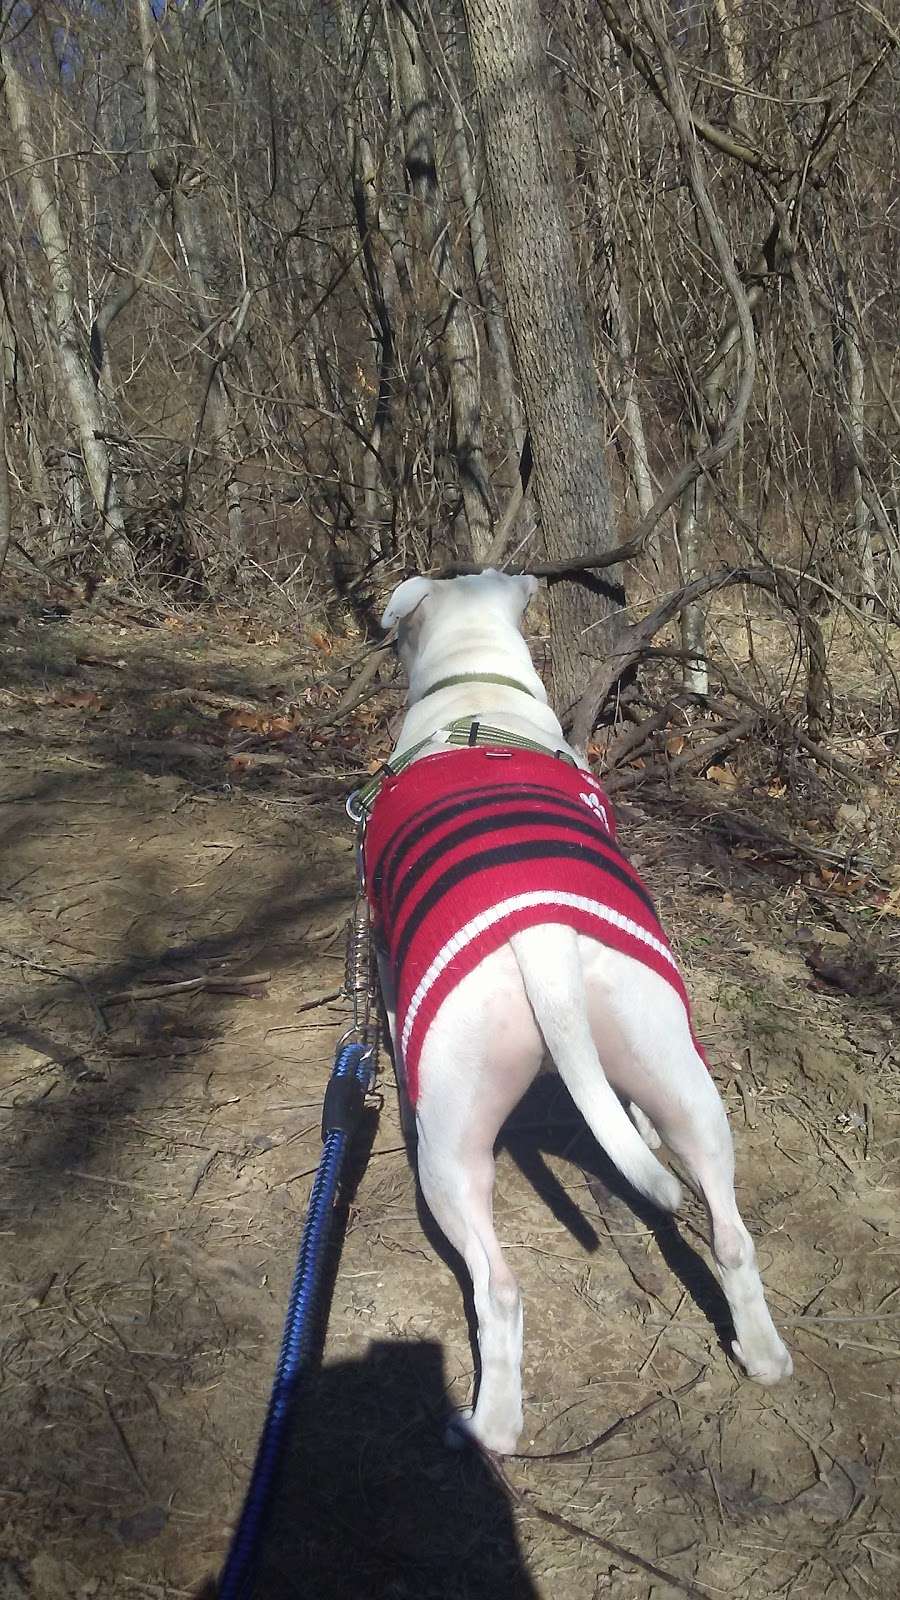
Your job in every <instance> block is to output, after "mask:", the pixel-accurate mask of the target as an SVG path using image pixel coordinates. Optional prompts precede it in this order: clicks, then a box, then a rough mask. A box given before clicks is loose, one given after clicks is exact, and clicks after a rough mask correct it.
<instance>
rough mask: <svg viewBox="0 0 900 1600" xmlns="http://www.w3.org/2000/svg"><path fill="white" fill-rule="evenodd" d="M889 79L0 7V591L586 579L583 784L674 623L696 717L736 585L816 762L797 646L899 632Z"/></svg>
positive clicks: (546, 11) (581, 16)
mask: <svg viewBox="0 0 900 1600" xmlns="http://www.w3.org/2000/svg"><path fill="white" fill-rule="evenodd" d="M898 38H900V33H898V30H897V28H896V27H895V26H894V25H893V24H892V22H891V21H890V19H889V17H888V16H887V15H886V14H884V13H883V12H882V11H880V10H879V8H878V6H876V5H870V4H868V3H865V0H853V3H852V4H850V5H849V6H847V7H845V8H841V9H839V10H835V9H833V8H831V7H830V6H827V5H825V4H823V3H822V0H780V3H779V4H778V5H775V4H772V3H770V0H743V3H742V0H697V3H696V4H694V3H689V0H686V3H677V4H675V5H672V6H669V7H663V6H662V4H660V3H659V0H634V3H633V4H629V3H628V0H564V3H559V4H557V3H552V4H545V5H543V6H541V7H539V6H538V4H537V0H528V3H523V4H515V3H513V0H465V3H464V4H460V3H458V0H436V3H435V4H433V5H428V4H427V3H424V4H420V3H419V0H408V3H400V0H389V3H385V4H357V3H356V0H339V3H337V4H335V5H323V4H319V3H313V4H302V3H301V4H295V3H287V0H284V3H279V0H262V3H254V4H243V3H232V4H224V3H206V4H196V5H187V4H185V5H168V6H166V5H165V4H162V3H156V4H154V3H152V0H151V3H148V0H128V3H124V0H123V3H118V4H117V3H110V4H99V5H98V4H91V5H82V4H79V3H77V0H73V3H71V4H50V3H48V4H43V5H41V4H38V5H26V4H22V3H15V4H13V5H12V6H11V7H7V8H6V9H5V12H4V15H3V21H2V42H0V55H2V72H3V82H2V95H3V99H4V103H5V110H6V117H5V118H4V119H3V125H2V127H0V160H2V164H3V169H4V174H5V181H4V184H3V189H2V201H0V203H2V206H3V223H2V242H0V249H2V253H0V343H2V363H0V371H2V379H3V410H2V415H3V419H4V424H5V469H6V477H7V480H8V481H7V482H6V483H5V484H3V483H0V491H2V492H0V548H2V546H3V545H4V544H7V543H8V544H9V547H10V549H11V551H12V552H13V554H14V555H16V554H18V556H19V558H20V559H22V558H23V557H24V556H25V555H27V556H29V557H31V558H32V559H33V561H35V562H37V563H38V564H39V565H40V567H41V568H42V569H43V570H44V571H45V572H49V573H51V574H52V575H53V576H54V577H65V576H69V577H71V576H72V575H76V574H81V575H82V576H84V577H86V579H87V581H88V583H89V585H91V586H93V585H94V584H96V583H98V582H99V581H102V580H106V579H109V578H110V577H112V578H114V579H115V580H116V581H117V582H119V583H122V582H124V583H125V584H126V585H137V586H138V589H139V591H140V592H142V593H144V594H148V593H153V592H154V591H160V590H164V591H168V594H169V598H170V599H171V598H173V597H174V598H175V599H177V600H178V601H179V602H180V603H182V604H185V603H187V604H203V603H207V602H209V601H210V600H222V599H228V598H240V599H242V600H244V601H248V600H250V601H256V600H260V599H263V600H265V601H266V603H267V604H271V603H272V602H273V600H277V601H278V603H279V604H281V603H284V604H288V605H292V606H294V607H298V606H299V607H303V606H317V605H321V604H328V605H330V606H333V605H334V604H335V599H336V597H337V600H338V601H339V603H340V604H341V605H342V606H347V607H350V608H351V609H352V610H353V611H355V613H356V616H357V619H358V620H361V621H362V622H363V624H364V626H369V625H371V623H372V621H373V616H374V613H373V610H372V604H373V598H374V597H376V596H377V595H378V594H380V593H381V592H383V591H384V588H385V587H386V586H387V585H389V584H390V583H391V582H393V581H395V580H396V578H398V577H400V576H403V575H404V574H405V573H406V572H408V571H410V570H414V569H418V570H429V569H431V570H435V569H438V570H440V569H443V568H445V567H446V566H447V565H448V563H453V562H457V563H458V562H463V563H464V562H473V561H474V562H484V561H488V560H490V561H493V562H497V563H499V562H510V563H511V564H513V565H517V566H523V565H524V566H526V567H528V568H530V569H532V570H536V571H538V572H541V571H543V572H545V573H548V572H549V573H551V575H552V574H554V573H557V574H558V572H559V568H560V564H561V563H563V564H565V563H566V562H568V563H569V564H570V565H571V564H573V563H574V564H575V565H576V566H577V565H578V564H579V563H582V564H584V565H586V564H587V563H590V565H591V570H590V571H587V570H581V571H578V572H575V573H573V574H571V575H570V576H569V578H568V579H567V580H566V581H562V580H559V579H558V580H557V581H555V582H554V584H553V586H552V589H551V624H552V637H553V654H554V689H555V691H556V698H557V701H558V703H560V704H561V706H562V709H563V710H564V711H566V712H567V714H568V715H569V717H570V719H571V718H572V717H574V724H575V732H576V734H577V735H578V736H579V737H580V738H581V739H582V742H583V741H584V740H585V739H586V737H587V736H588V734H589V733H590V730H591V727H592V726H593V724H594V722H595V720H596V715H597V712H598V709H599V708H600V707H601V706H602V704H603V702H604V701H605V700H606V699H607V697H608V695H609V693H610V691H611V689H612V688H613V687H614V686H615V684H616V682H617V681H618V680H619V678H620V677H621V672H622V669H623V667H625V666H627V665H628V664H629V663H630V662H631V661H632V660H633V659H635V656H636V654H638V653H641V652H645V651H646V648H647V646H648V645H649V643H650V641H651V639H652V638H653V636H654V635H655V634H656V632H657V631H658V629H659V628H660V627H661V626H662V625H663V623H665V622H667V621H670V620H671V618H672V617H673V615H675V614H678V613H679V612H680V613H681V627H682V636H681V642H680V649H679V650H675V651H674V652H673V654H674V657H675V664H674V666H673V667H672V671H673V672H676V674H680V677H681V682H682V686H683V689H684V690H685V691H687V692H689V693H692V694H696V693H698V692H699V693H701V694H703V693H706V692H707V691H708V690H709V673H708V667H707V661H706V654H705V652H706V638H705V626H704V625H705V618H704V600H703V597H704V595H706V594H708V593H709V592H710V591H711V590H713V589H715V588H718V587H720V586H721V585H722V584H723V583H733V582H735V581H736V579H737V578H740V580H741V584H742V586H743V587H742V589H741V590H740V591H739V592H740V593H741V594H743V596H744V597H745V600H744V603H745V605H746V603H747V602H746V596H747V595H748V594H751V593H752V591H753V590H755V591H756V597H757V598H758V595H759V591H760V590H762V591H763V593H764V594H765V595H766V596H767V600H766V603H767V604H768V605H774V606H775V607H776V608H780V609H783V610H784V611H785V613H786V614H787V615H789V616H790V617H791V618H792V619H793V622H792V625H793V626H796V628H797V637H798V641H799V649H800V652H801V654H802V656H803V660H804V664H805V673H804V681H805V687H806V705H805V708H804V710H803V715H804V716H805V717H806V718H807V719H808V726H807V733H808V735H810V736H811V737H812V739H813V741H814V742H815V741H817V740H819V739H820V738H821V737H822V736H823V734H824V733H825V731H826V729H827V723H828V718H829V715H830V713H829V710H828V705H827V692H826V688H825V686H824V674H825V667H824V661H823V659H822V652H823V649H824V646H823V644H822V634H821V628H820V626H819V624H818V623H817V622H816V620H815V618H816V616H821V615H822V614H823V613H826V612H831V613H834V612H835V611H836V610H837V611H838V612H839V613H840V615H841V617H842V618H843V619H844V621H845V622H847V621H848V619H849V621H850V622H851V623H852V625H853V626H854V627H858V629H859V630H860V633H859V637H860V639H861V640H862V641H864V643H865V646H866V648H869V647H871V648H873V649H875V650H877V649H878V648H879V644H878V639H879V638H880V639H881V647H882V648H883V646H884V642H885V640H886V637H887V636H886V634H884V632H883V630H884V628H885V627H888V626H889V625H890V623H891V622H892V621H894V620H896V616H897V609H898V589H897V585H898V579H900V543H898V503H900V496H898V447H900V416H898V408H897V401H896V399H895V398H894V396H895V388H896V370H897V359H898V351H897V342H896V329H897V325H898V309H900V308H898V296H900V289H898V283H900V271H898V245H897V240H898V230H897V220H896V207H897V200H898V193H897V170H898V163H897V141H898V126H900V122H898V118H897V115H896V111H897V104H898V95H897V69H898V60H897V57H898V52H897V43H898ZM529 130H531V131H530V132H529ZM488 178H489V180H490V181H488ZM2 454H3V453H2V452H0V456H2ZM2 478H3V472H2V470H0V479H2ZM523 488H524V489H526V491H527V492H526V494H525V495H524V496H523V494H522V490H523ZM623 555H627V556H628V557H629V558H630V559H629V561H628V562H627V563H623V562H622V560H621V559H619V557H620V556H623ZM635 562H636V563H637V564H636V565H635ZM688 585H689V586H690V587H688V588H687V590H686V593H681V594H680V595H677V596H676V599H675V600H671V601H669V603H668V604H667V605H666V606H663V607H662V608H661V607H660V606H659V605H658V604H657V605H656V606H654V605H653V604H652V602H653V601H654V600H656V601H658V600H659V597H660V595H662V594H669V593H670V592H676V591H679V590H681V589H684V587H685V586H688ZM748 585H750V586H751V587H750V588H748ZM623 586H624V588H623ZM625 591H627V599H628V601H629V603H630V606H631V609H630V610H628V611H626V612H622V611H621V609H619V608H620V606H621V602H622V600H623V599H624V598H626V593H625ZM692 596H693V597H694V598H693V600H692V599H691V597H692ZM635 607H637V609H636V610H635ZM609 613H613V614H614V620H613V622H612V623H609V624H607V625H606V626H598V624H599V623H602V621H603V618H604V617H606V616H608V614H609ZM636 616H638V617H640V618H641V619H642V620H641V622H640V624H638V623H636V622H635V617H636ZM879 628H880V629H881V630H882V632H881V633H880V634H879V631H878V630H879ZM585 630H586V631H585ZM573 639H574V640H575V641H576V642H577V643H576V646H575V648H574V649H573V648H572V646H571V641H572V640H573ZM616 641H617V645H616V654H615V656H614V657H613V659H612V665H611V664H610V655H609V652H610V648H611V646H612V645H613V644H614V643H615V642H616ZM596 657H599V658H600V665H599V667H598V666H597V664H596V661H595V660H594V659H593V658H596ZM780 687H781V689H783V688H784V686H783V685H781V686H780Z"/></svg>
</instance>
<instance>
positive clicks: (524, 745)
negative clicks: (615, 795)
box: [347, 717, 578, 820]
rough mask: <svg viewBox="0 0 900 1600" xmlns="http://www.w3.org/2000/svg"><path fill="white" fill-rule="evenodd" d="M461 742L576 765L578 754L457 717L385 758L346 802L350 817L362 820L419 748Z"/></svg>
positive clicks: (459, 743) (473, 719)
mask: <svg viewBox="0 0 900 1600" xmlns="http://www.w3.org/2000/svg"><path fill="white" fill-rule="evenodd" d="M435 742H438V743H440V744H450V745H462V746H463V747H466V746H468V747H469V748H470V749H471V748H473V747H475V746H478V745H488V744H489V745H500V746H501V747H506V748H507V749H510V750H534V751H535V752H536V753H537V754H538V755H543V756H553V757H555V758H556V760H558V761H565V762H566V764H567V765H568V766H570V767H577V765H578V762H577V761H576V760H575V757H574V756H572V755H570V754H569V751H568V750H551V749H548V747H547V745H545V744H540V743H539V742H538V741H537V739H526V738H525V736H524V735H523V734H520V733H510V731H509V729H508V728H494V727H491V726H490V725H489V724H488V723H486V722H479V720H478V718H477V717H474V718H473V717H458V718H457V720H456V721H455V722H451V723H449V724H448V726H447V727H446V728H438V729H436V730H435V732H434V733H430V734H429V735H428V738H427V739H420V740H419V741H418V743H417V744H413V745H410V747H409V749H408V750H401V751H400V754H399V755H397V756H395V757H394V759H393V761H386V762H385V763H384V765H383V766H382V767H380V768H379V770H378V771H377V772H376V773H375V774H374V776H373V777H371V778H369V780H368V782H367V783H364V784H362V785H361V787H360V788H359V789H356V790H355V791H354V793H353V794H352V795H351V796H350V799H349V800H348V801H347V809H348V811H349V813H350V815H351V817H355V818H356V819H357V820H359V819H360V818H362V817H366V816H368V814H369V812H370V811H371V809H372V807H373V805H374V804H375V799H376V797H377V794H378V791H379V789H380V788H381V785H382V784H383V783H384V782H385V781H386V779H388V778H396V777H398V776H399V774H400V773H401V772H405V771H406V769H407V767H409V766H411V765H412V763H413V762H414V761H415V759H416V756H417V755H418V754H419V751H420V750H424V749H425V746H426V745H429V744H434V743H435Z"/></svg>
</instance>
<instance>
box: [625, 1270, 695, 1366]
mask: <svg viewBox="0 0 900 1600" xmlns="http://www.w3.org/2000/svg"><path fill="white" fill-rule="evenodd" d="M686 1299H687V1289H682V1291H681V1299H680V1300H679V1302H678V1304H677V1306H676V1307H675V1310H674V1311H673V1312H672V1315H671V1316H670V1318H669V1320H668V1322H667V1323H666V1325H665V1327H664V1328H660V1330H659V1333H658V1334H657V1335H656V1338H655V1339H654V1341H653V1343H652V1345H651V1346H650V1349H649V1350H648V1352H647V1354H646V1355H645V1357H644V1359H643V1361H642V1362H641V1364H640V1366H639V1367H638V1370H637V1375H638V1377H639V1378H642V1377H643V1376H644V1371H645V1369H646V1368H647V1367H649V1365H650V1362H651V1361H652V1360H653V1357H654V1356H655V1355H656V1347H657V1345H658V1344H659V1341H660V1339H661V1338H662V1336H663V1334H664V1333H667V1332H668V1330H669V1328H671V1326H672V1324H673V1322H674V1321H675V1320H676V1318H677V1316H678V1313H679V1311H680V1310H681V1308H682V1306H683V1305H684V1302H685V1300H686Z"/></svg>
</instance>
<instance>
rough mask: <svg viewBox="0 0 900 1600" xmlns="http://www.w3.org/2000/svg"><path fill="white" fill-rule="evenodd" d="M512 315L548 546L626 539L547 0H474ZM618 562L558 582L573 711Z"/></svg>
mask: <svg viewBox="0 0 900 1600" xmlns="http://www.w3.org/2000/svg"><path fill="white" fill-rule="evenodd" d="M463 9H464V11H465V15H466V22H467V25H468V30H469V40H470V45H471V50H472V61H473V65H474V69H475V82H476V87H477V91H478V104H479V110H480V114H481V123H482V133H483V139H484V151H485V158H486V163H487V171H488V178H489V182H490V191H491V201H492V205H493V213H494V229H495V234H496V239H497V250H498V256H499V259H500V263H501V267H502V272H503V281H504V286H505V290H506V304H507V315H508V319H509V327H510V332H511V335H512V341H513V348H514V350H515V355H516V361H517V364H518V368H519V376H520V381H521V388H522V396H523V399H524V404H525V413H526V418H527V422H528V427H529V431H530V434H531V440H532V448H533V451H534V487H535V494H536V497H537V502H538V507H539V510H540V515H541V522H542V524H543V531H544V544H545V547H546V551H547V555H548V557H549V558H550V559H551V560H553V559H565V558H567V557H573V556H577V555H578V554H580V553H581V552H582V551H585V550H588V549H598V548H603V547H604V545H607V546H609V547H612V546H613V545H614V544H615V542H616V538H615V530H614V528H613V519H612V510H611V504H610V495H609V487H608V479H607V472H606V463H605V430H604V421H603V416H602V413H601V407H600V399H599V393H598V388H597V382H596V377H595V374H594V368H593V360H592V354H591V344H590V338H589V334H588V328H587V322H586V319H585V314H584V308H583V306H582V303H581V298H580V292H579V287H578V279H577V273H576V263H575V252H574V249H573V245H572V239H571V234H570V229H569V221H568V217H567V215H566V207H565V185H564V177H563V170H562V162H561V157H560V152H559V145H558V140H557V136H556V129H555V124H554V119H553V110H552V104H551V97H550V88H549V82H548V72H547V62H546V58H545V54H544V50H543V46H542V42H541V41H542V25H541V18H540V12H539V9H538V6H537V3H536V0H464V6H463ZM621 598H622V595H621V587H620V574H619V571H618V569H616V568H613V569H611V570H610V571H609V572H608V573H606V574H605V575H604V576H603V577H593V578H591V577H588V576H587V575H580V576H579V578H578V579H576V580H574V581H573V580H571V579H569V580H561V581H560V582H559V583H558V584H555V585H554V586H553V587H552V588H551V591H550V619H551V632H552V659H553V665H552V675H553V694H554V699H555V701H556V705H557V709H558V711H559V712H560V713H561V714H562V715H563V716H564V717H565V716H566V714H567V713H568V712H569V711H570V710H571V708H572V706H573V705H574V703H575V702H576V701H577V700H578V698H579V696H580V694H581V692H582V691H583V689H584V688H585V687H586V686H587V683H588V680H589V677H590V673H591V665H592V662H593V660H594V659H595V657H596V656H597V655H598V654H599V653H600V651H601V650H602V648H603V645H604V643H605V642H606V641H607V640H608V638H609V630H608V628H604V627H602V626H598V624H602V623H603V621H604V619H606V618H608V617H609V616H610V615H611V613H612V612H613V610H614V609H615V606H616V604H617V602H618V601H620V599H621Z"/></svg>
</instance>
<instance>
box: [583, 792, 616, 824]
mask: <svg viewBox="0 0 900 1600" xmlns="http://www.w3.org/2000/svg"><path fill="white" fill-rule="evenodd" d="M578 798H579V800H583V801H584V803H585V805H586V806H587V808H588V810H589V811H593V813H594V816H595V817H596V818H597V820H598V821H599V822H600V823H601V824H602V826H603V827H604V828H605V829H606V831H607V833H611V832H612V829H611V828H610V825H609V814H608V812H607V809H606V807H605V805H604V804H603V801H602V800H601V799H600V796H599V795H596V794H585V793H584V792H582V793H581V794H580V795H579V796H578Z"/></svg>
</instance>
